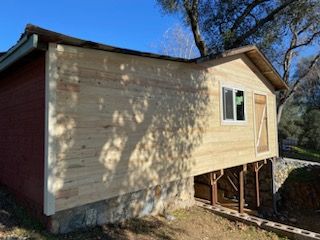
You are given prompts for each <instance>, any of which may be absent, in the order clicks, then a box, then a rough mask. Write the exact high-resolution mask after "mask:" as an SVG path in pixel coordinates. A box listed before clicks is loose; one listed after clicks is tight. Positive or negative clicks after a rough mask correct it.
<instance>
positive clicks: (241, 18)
mask: <svg viewBox="0 0 320 240" xmlns="http://www.w3.org/2000/svg"><path fill="white" fill-rule="evenodd" d="M266 1H269V0H254V1H253V2H252V3H250V4H248V5H247V7H246V9H245V10H244V11H243V13H242V14H241V15H240V16H239V17H238V18H237V20H236V21H235V22H234V24H233V26H232V27H231V29H230V31H231V32H234V31H235V30H237V29H238V28H239V26H240V25H241V24H242V22H243V21H244V19H245V18H246V17H247V16H248V15H249V14H250V13H251V11H252V10H253V9H254V8H255V7H256V6H258V5H259V4H261V3H263V2H266Z"/></svg>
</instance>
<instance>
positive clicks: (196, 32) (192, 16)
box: [184, 0, 208, 56]
mask: <svg viewBox="0 0 320 240" xmlns="http://www.w3.org/2000/svg"><path fill="white" fill-rule="evenodd" d="M198 3H199V0H192V4H191V6H190V3H189V0H184V8H185V11H186V13H187V16H188V18H189V21H190V25H191V30H192V33H193V37H194V40H195V43H196V45H197V47H198V49H199V52H200V54H201V56H206V55H208V50H207V47H206V44H205V42H204V41H203V39H202V37H201V34H200V28H199V21H198Z"/></svg>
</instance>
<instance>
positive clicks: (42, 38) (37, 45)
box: [0, 24, 288, 90]
mask: <svg viewBox="0 0 320 240" xmlns="http://www.w3.org/2000/svg"><path fill="white" fill-rule="evenodd" d="M47 43H57V44H65V45H71V46H77V47H83V48H91V49H97V50H102V51H108V52H116V53H122V54H129V55H135V56H141V57H149V58H157V59H163V60H168V61H177V62H185V63H196V64H202V63H204V62H207V63H210V61H212V60H216V59H220V58H225V57H230V56H235V55H239V54H245V55H246V56H247V57H248V58H249V59H250V60H251V61H252V63H253V64H254V65H255V66H256V67H257V68H258V69H259V71H260V72H261V73H262V74H263V75H264V77H265V78H266V79H267V80H268V81H269V82H270V83H271V84H272V85H273V86H274V87H275V89H276V90H281V89H287V88H288V86H287V85H286V83H285V82H284V81H283V80H282V78H281V77H280V75H279V74H278V72H277V71H276V69H275V68H274V67H273V66H272V64H271V63H270V62H269V60H268V59H267V58H266V57H265V55H264V54H263V53H262V52H261V51H260V50H259V49H258V48H257V47H256V46H254V45H249V46H245V47H240V48H236V49H231V50H228V51H225V52H223V53H221V54H210V55H208V56H205V57H199V58H195V59H184V58H176V57H170V56H165V55H160V54H154V53H148V52H141V51H135V50H130V49H125V48H118V47H114V46H110V45H105V44H101V43H97V42H92V41H87V40H83V39H79V38H75V37H71V36H67V35H64V34H61V33H57V32H54V31H50V30H47V29H44V28H41V27H38V26H35V25H32V24H28V25H27V26H26V28H25V31H24V33H23V34H22V36H21V38H20V40H19V41H18V43H17V44H16V45H15V46H13V47H12V48H10V49H9V50H8V51H7V52H6V53H5V54H0V72H1V71H2V70H3V69H4V68H5V67H7V66H9V65H11V64H12V63H13V62H14V61H16V60H17V58H18V57H23V56H24V54H28V53H30V52H31V51H33V50H35V49H40V50H46V44H47ZM22 47H25V50H24V51H22V49H21V48H22ZM14 53H16V54H14ZM18 53H19V54H18ZM23 53H24V54H23ZM17 55H18V56H17Z"/></svg>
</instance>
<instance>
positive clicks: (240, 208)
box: [239, 164, 247, 213]
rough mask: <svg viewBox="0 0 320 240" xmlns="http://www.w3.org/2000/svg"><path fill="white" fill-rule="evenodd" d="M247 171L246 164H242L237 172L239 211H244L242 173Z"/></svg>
mask: <svg viewBox="0 0 320 240" xmlns="http://www.w3.org/2000/svg"><path fill="white" fill-rule="evenodd" d="M246 171H247V164H244V165H243V166H242V168H241V169H240V172H239V213H243V212H244V174H245V172H246Z"/></svg>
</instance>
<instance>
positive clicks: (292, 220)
mask: <svg viewBox="0 0 320 240" xmlns="http://www.w3.org/2000/svg"><path fill="white" fill-rule="evenodd" d="M288 220H289V222H291V223H297V219H295V218H289V219H288Z"/></svg>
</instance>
